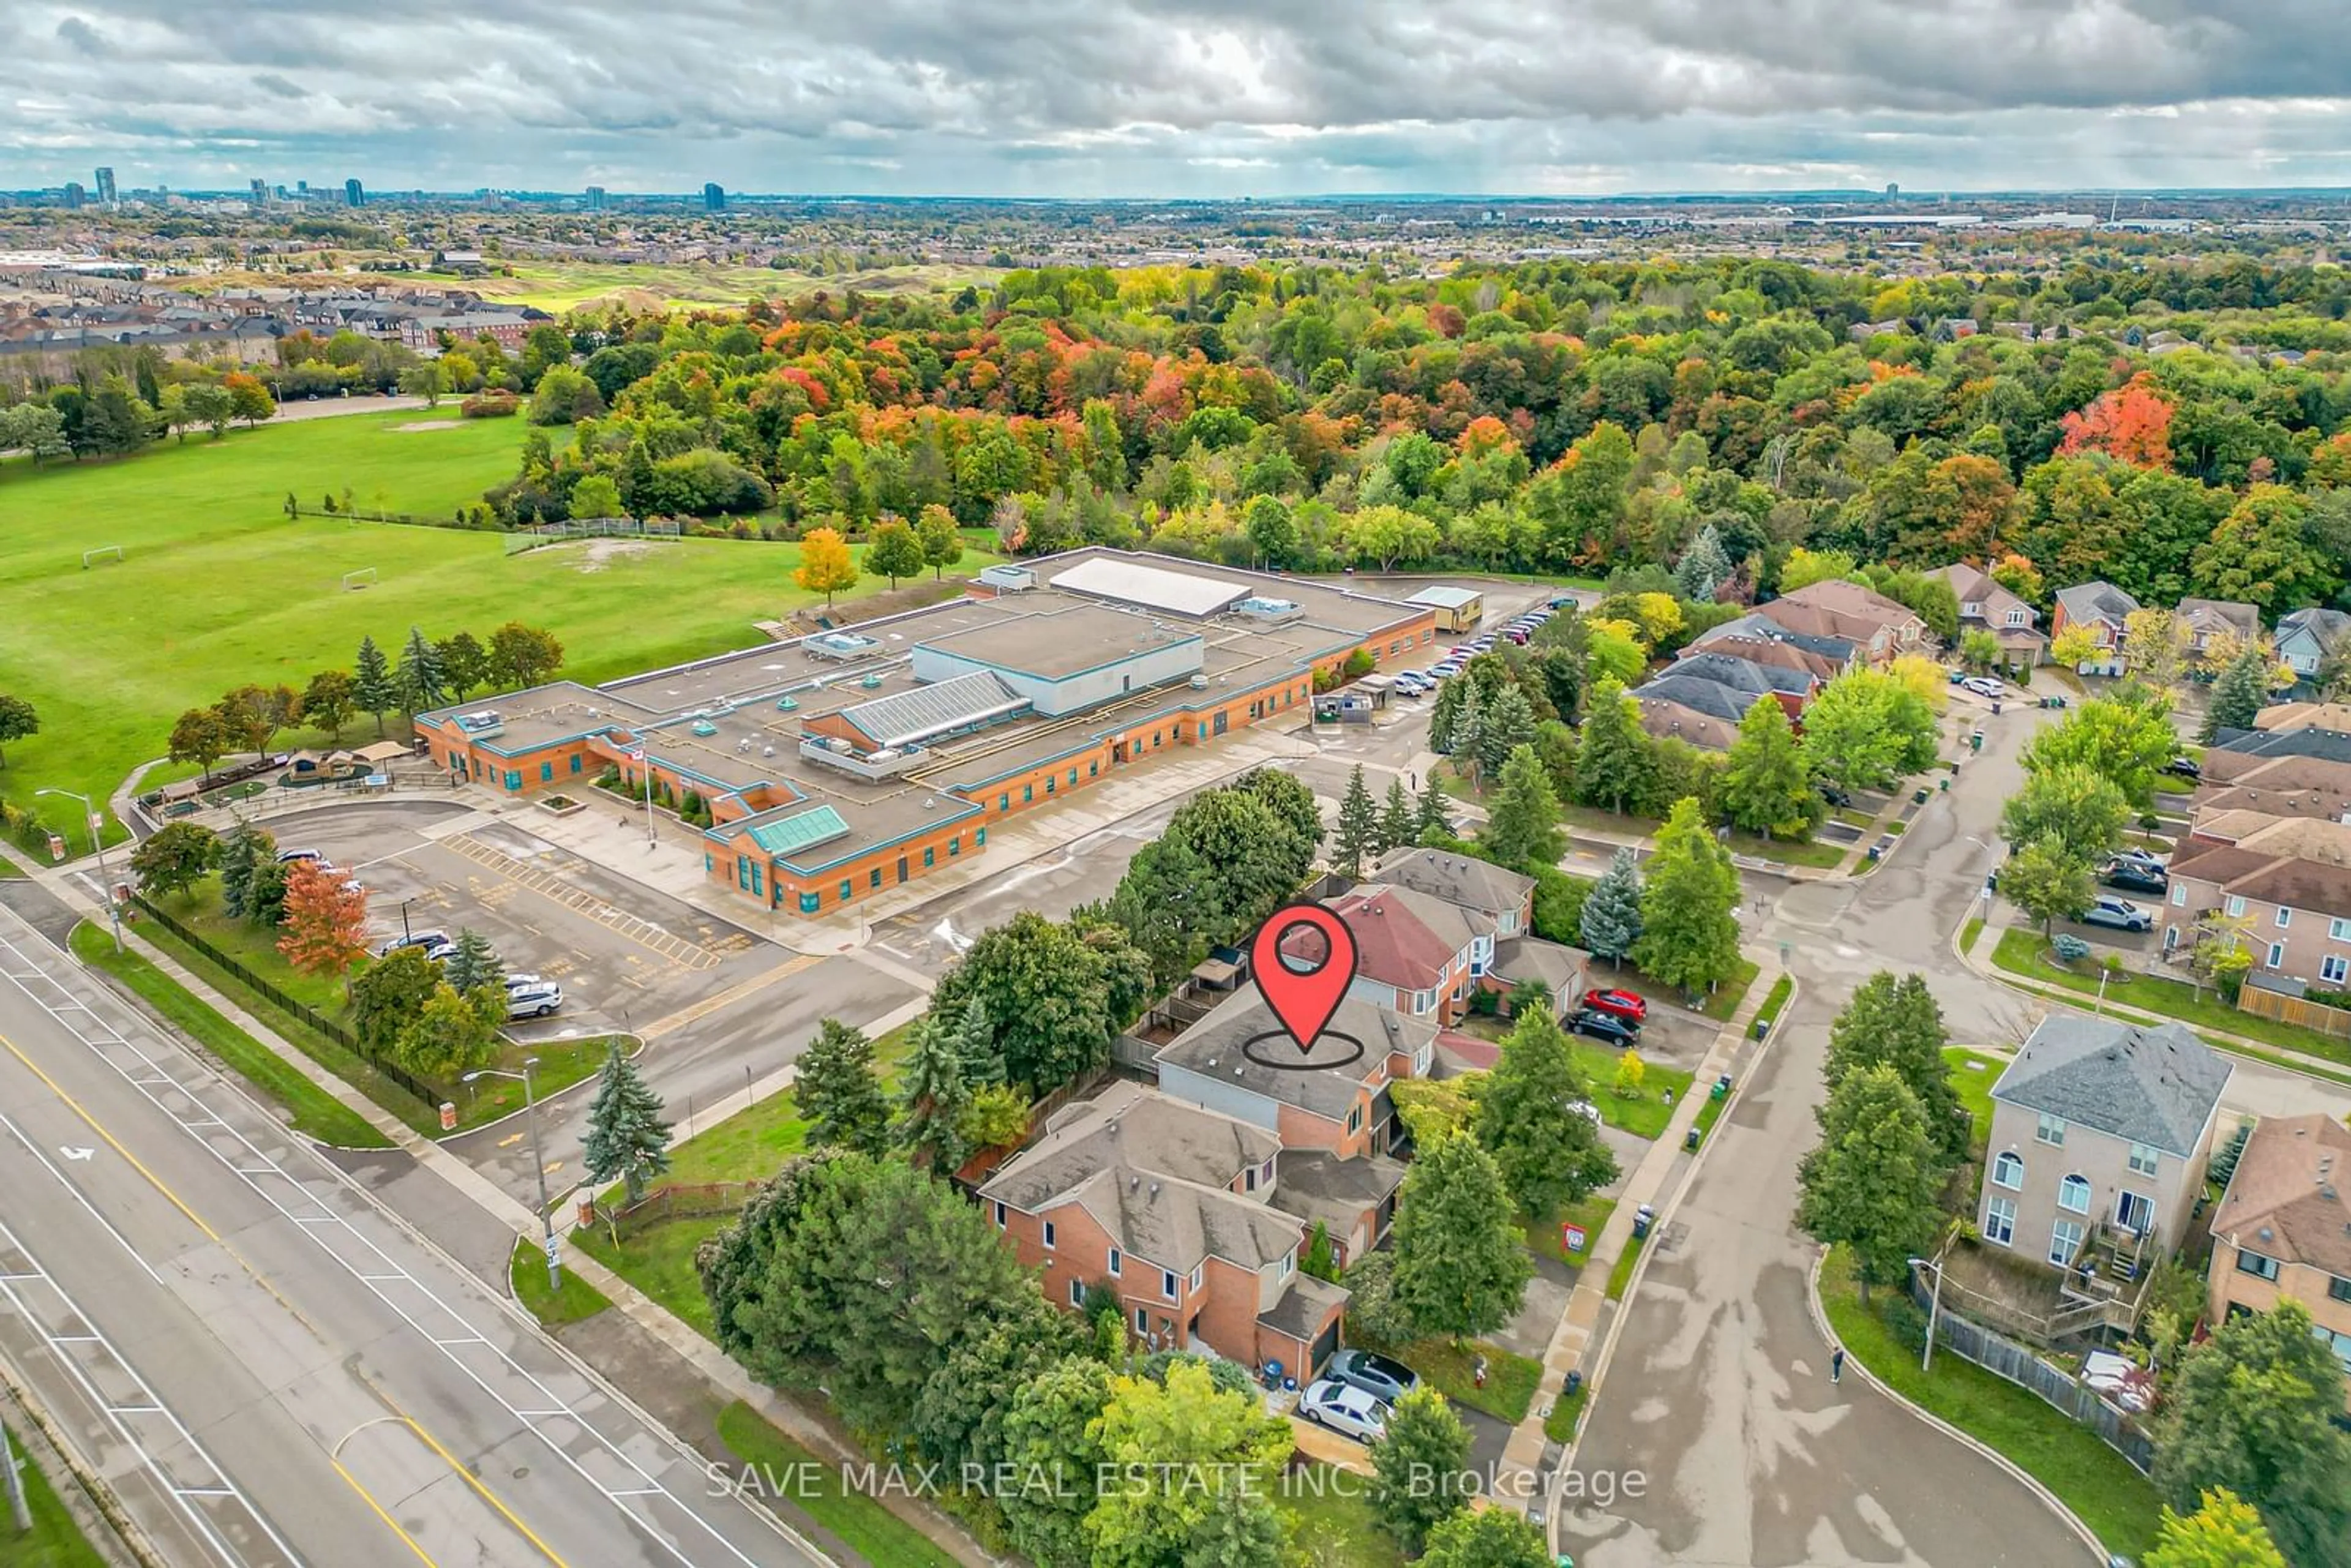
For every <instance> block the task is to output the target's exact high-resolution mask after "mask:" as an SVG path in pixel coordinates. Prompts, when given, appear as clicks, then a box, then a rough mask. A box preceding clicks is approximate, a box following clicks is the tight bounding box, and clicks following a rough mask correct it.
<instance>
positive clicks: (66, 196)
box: [57, 180, 89, 213]
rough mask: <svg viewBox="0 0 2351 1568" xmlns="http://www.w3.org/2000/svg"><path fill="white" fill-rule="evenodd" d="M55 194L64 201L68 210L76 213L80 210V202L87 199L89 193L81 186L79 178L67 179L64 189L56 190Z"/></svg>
mask: <svg viewBox="0 0 2351 1568" xmlns="http://www.w3.org/2000/svg"><path fill="white" fill-rule="evenodd" d="M57 195H58V198H59V199H60V200H61V201H63V202H64V203H65V204H66V210H67V211H68V212H71V213H78V212H79V211H81V204H82V203H83V202H84V201H86V200H88V199H89V192H87V191H85V190H83V189H82V188H81V182H80V181H79V180H68V181H67V182H66V186H65V189H64V190H62V191H60V192H58V193H57Z"/></svg>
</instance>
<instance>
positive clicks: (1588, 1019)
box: [1567, 1008, 1641, 1045]
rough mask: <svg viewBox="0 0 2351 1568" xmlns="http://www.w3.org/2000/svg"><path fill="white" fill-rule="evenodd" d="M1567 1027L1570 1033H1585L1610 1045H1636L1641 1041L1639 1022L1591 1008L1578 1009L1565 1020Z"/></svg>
mask: <svg viewBox="0 0 2351 1568" xmlns="http://www.w3.org/2000/svg"><path fill="white" fill-rule="evenodd" d="M1567 1029H1568V1032H1569V1033H1570V1034H1581V1035H1587V1036H1589V1037H1590V1038H1592V1039H1593V1040H1604V1041H1605V1042H1607V1043H1608V1044H1610V1045H1638V1044H1639V1043H1640V1042H1641V1026H1640V1025H1639V1024H1636V1023H1632V1022H1629V1021H1627V1020H1625V1019H1620V1018H1618V1017H1617V1016H1616V1015H1615V1014H1614V1013H1604V1012H1600V1011H1597V1010H1595V1009H1592V1008H1580V1009H1577V1010H1576V1012H1575V1013H1574V1015H1573V1016H1572V1017H1571V1018H1569V1019H1568V1020H1567Z"/></svg>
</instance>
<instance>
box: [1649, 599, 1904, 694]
mask: <svg viewBox="0 0 2351 1568" xmlns="http://www.w3.org/2000/svg"><path fill="white" fill-rule="evenodd" d="M1701 653H1728V654H1729V655H1730V656H1731V657H1732V658H1734V659H1745V660H1746V661H1748V662H1749V663H1750V664H1773V665H1777V666H1778V667H1779V668H1781V669H1784V670H1802V671H1805V672H1807V673H1809V674H1813V675H1816V676H1818V677H1819V678H1820V679H1821V680H1822V681H1823V682H1828V681H1833V680H1834V679H1836V678H1837V677H1838V676H1839V675H1841V674H1844V673H1845V672H1846V671H1847V670H1850V669H1852V668H1853V667H1854V666H1855V664H1859V663H1860V662H1861V659H1862V644H1861V643H1858V642H1855V640H1854V639H1853V638H1851V637H1840V636H1837V635H1836V634H1834V632H1797V631H1792V630H1791V629H1790V628H1788V627H1786V626H1783V625H1782V624H1781V623H1780V622H1777V621H1774V620H1773V619H1771V617H1770V616H1768V615H1765V614H1763V613H1762V612H1760V611H1753V612H1749V613H1747V614H1745V615H1741V616H1740V617H1739V619H1737V620H1736V621H1726V622H1723V623H1722V624H1721V625H1719V626H1717V627H1716V628H1714V629H1713V630H1712V631H1710V632H1707V633H1706V634H1705V635H1703V636H1701V637H1699V638H1698V640H1697V641H1696V642H1694V643H1690V645H1689V646H1688V647H1687V648H1684V649H1683V650H1682V651H1681V653H1678V654H1677V655H1676V657H1677V658H1682V659H1688V658H1695V657H1697V656H1698V654H1701Z"/></svg>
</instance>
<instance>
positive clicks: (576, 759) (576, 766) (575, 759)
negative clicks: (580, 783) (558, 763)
mask: <svg viewBox="0 0 2351 1568" xmlns="http://www.w3.org/2000/svg"><path fill="white" fill-rule="evenodd" d="M571 771H572V772H574V773H577V772H579V771H580V754H579V753H578V752H576V751H575V752H573V753H572V754H571Z"/></svg>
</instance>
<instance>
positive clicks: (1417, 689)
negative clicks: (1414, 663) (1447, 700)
mask: <svg viewBox="0 0 2351 1568" xmlns="http://www.w3.org/2000/svg"><path fill="white" fill-rule="evenodd" d="M1388 684H1389V685H1392V686H1394V687H1395V689H1396V690H1397V691H1400V692H1402V693H1403V694H1404V695H1406V696H1408V697H1416V696H1419V695H1421V694H1422V693H1424V692H1426V691H1427V690H1428V677H1427V676H1426V675H1424V674H1421V673H1420V672H1419V671H1417V670H1405V671H1403V672H1401V673H1400V674H1396V675H1395V676H1394V677H1393V678H1392V679H1391V680H1390V681H1389V683H1388Z"/></svg>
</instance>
